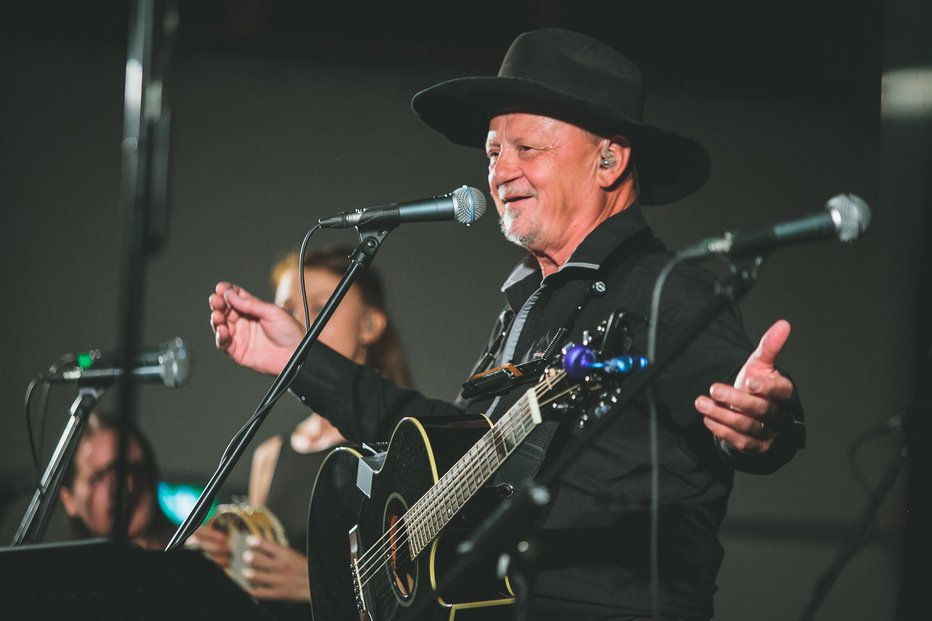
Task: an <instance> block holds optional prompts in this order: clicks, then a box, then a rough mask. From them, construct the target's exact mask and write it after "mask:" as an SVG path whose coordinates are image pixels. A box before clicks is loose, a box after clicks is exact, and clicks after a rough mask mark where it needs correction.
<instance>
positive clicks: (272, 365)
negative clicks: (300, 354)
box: [209, 282, 304, 375]
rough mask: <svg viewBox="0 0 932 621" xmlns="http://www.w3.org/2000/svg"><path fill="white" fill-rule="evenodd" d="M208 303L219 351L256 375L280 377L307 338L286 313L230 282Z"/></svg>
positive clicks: (217, 290) (214, 294)
mask: <svg viewBox="0 0 932 621" xmlns="http://www.w3.org/2000/svg"><path fill="white" fill-rule="evenodd" d="M209 303H210V328H211V330H213V332H214V342H215V343H216V345H217V349H219V350H220V351H222V352H225V353H226V354H227V355H228V356H229V357H230V358H232V359H233V360H234V362H236V363H237V364H239V365H241V366H244V367H246V368H248V369H252V370H253V371H258V372H259V373H265V374H267V375H278V374H279V373H281V372H282V369H284V368H285V364H287V363H288V361H289V360H290V359H291V356H292V354H294V351H295V349H296V348H297V347H298V345H299V344H300V343H301V339H302V338H304V327H303V326H302V325H301V324H299V323H298V322H297V320H295V318H294V317H292V316H291V315H289V314H288V313H287V312H286V311H285V310H283V309H281V308H279V307H278V306H275V305H274V304H271V303H269V302H266V301H264V300H260V299H259V298H257V297H255V296H253V295H252V294H250V293H249V292H248V291H246V290H245V289H243V288H241V287H237V286H235V285H232V284H230V283H228V282H221V283H218V284H217V287H216V290H215V291H214V293H212V294H211V295H210V298H209Z"/></svg>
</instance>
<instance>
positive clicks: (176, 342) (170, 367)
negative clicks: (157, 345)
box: [159, 337, 191, 388]
mask: <svg viewBox="0 0 932 621" xmlns="http://www.w3.org/2000/svg"><path fill="white" fill-rule="evenodd" d="M162 350H163V351H162V353H161V354H160V355H159V364H160V366H161V375H162V383H163V384H165V385H166V386H168V387H169V388H177V387H179V386H181V385H182V384H184V383H185V382H187V381H188V377H189V376H190V375H191V355H190V354H189V353H188V348H187V346H186V345H185V344H184V341H183V340H181V338H180V337H175V338H174V339H172V340H171V341H168V342H167V343H163V344H162Z"/></svg>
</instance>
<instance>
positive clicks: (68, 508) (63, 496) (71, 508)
mask: <svg viewBox="0 0 932 621" xmlns="http://www.w3.org/2000/svg"><path fill="white" fill-rule="evenodd" d="M58 498H59V499H60V500H61V505H62V506H63V507H64V508H65V512H66V513H67V514H68V517H75V516H76V515H77V513H78V507H77V505H76V504H75V502H74V497H73V496H72V495H71V492H70V491H69V490H68V488H67V487H60V488H58Z"/></svg>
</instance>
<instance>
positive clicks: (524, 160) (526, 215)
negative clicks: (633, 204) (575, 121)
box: [486, 113, 604, 256]
mask: <svg viewBox="0 0 932 621" xmlns="http://www.w3.org/2000/svg"><path fill="white" fill-rule="evenodd" d="M486 155H487V156H488V158H489V189H490V191H491V193H492V200H494V201H495V207H496V208H497V209H498V215H499V217H500V218H501V226H502V232H503V233H504V234H505V237H506V238H507V239H508V240H509V241H511V242H513V243H516V244H518V245H521V246H524V247H525V248H527V249H528V250H530V251H531V252H533V253H535V254H539V255H549V256H556V255H558V254H560V253H561V251H566V249H570V251H571V250H572V249H573V248H575V247H576V245H578V244H579V242H580V241H582V239H583V238H584V237H585V235H586V234H588V233H589V231H591V230H592V228H593V227H594V226H595V224H597V223H598V221H599V218H600V215H601V210H602V207H603V205H604V203H603V202H602V201H601V197H600V194H601V192H600V191H599V186H598V184H597V183H596V182H595V174H596V171H597V167H598V162H599V161H600V160H599V139H598V138H596V137H594V136H593V135H592V134H590V133H588V132H586V131H584V130H582V129H580V128H578V127H576V126H574V125H570V124H569V123H565V122H563V121H558V120H556V119H552V118H549V117H545V116H539V115H535V114H524V113H516V114H503V115H500V116H496V117H495V118H493V119H492V120H491V121H490V122H489V134H488V138H487V139H486Z"/></svg>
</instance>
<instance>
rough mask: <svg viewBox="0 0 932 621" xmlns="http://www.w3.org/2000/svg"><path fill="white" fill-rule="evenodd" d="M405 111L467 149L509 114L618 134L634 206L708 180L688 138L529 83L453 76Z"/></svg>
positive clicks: (700, 152) (676, 195)
mask: <svg viewBox="0 0 932 621" xmlns="http://www.w3.org/2000/svg"><path fill="white" fill-rule="evenodd" d="M411 107H412V109H413V110H414V112H415V113H416V114H417V115H418V117H420V119H421V120H422V121H424V123H426V124H427V125H429V126H430V127H431V128H433V129H435V130H436V131H438V132H439V133H441V134H443V135H444V136H446V137H447V138H448V139H449V140H450V141H451V142H453V143H455V144H460V145H465V146H472V147H482V146H483V145H484V144H485V139H486V135H487V134H488V129H489V120H490V119H491V118H493V117H495V116H497V115H499V114H504V113H509V112H526V113H530V114H541V115H544V116H550V117H553V118H557V119H560V120H562V121H566V122H568V123H572V124H574V125H577V126H579V127H582V128H583V129H587V130H589V131H592V132H593V133H596V134H599V135H603V136H607V135H612V134H621V135H623V136H625V137H626V138H627V139H628V140H629V141H630V142H631V147H632V153H633V159H634V162H635V166H636V168H637V174H638V183H639V188H640V202H641V203H642V204H646V205H658V204H664V203H672V202H674V201H676V200H679V199H681V198H684V197H686V196H688V195H690V194H692V193H693V192H695V191H697V190H698V189H699V188H701V187H702V186H703V185H704V184H705V182H706V181H707V180H708V178H709V172H710V162H709V155H708V153H707V152H706V150H705V149H704V148H703V147H702V145H700V144H699V143H698V142H696V141H694V140H692V139H691V138H687V137H685V136H681V135H679V134H676V133H674V132H671V131H668V130H665V129H662V128H660V127H657V126H654V125H649V124H647V123H640V122H637V121H635V120H632V119H631V118H629V117H627V116H626V115H624V114H622V113H621V112H620V111H618V110H616V109H614V108H610V107H607V106H604V105H601V104H596V103H592V102H590V101H587V100H583V99H580V98H578V97H575V96H573V95H570V94H568V93H565V92H563V91H560V90H556V89H553V88H551V87H548V86H544V85H542V84H540V83H539V82H535V81H533V80H526V79H522V78H514V77H470V78H458V79H455V80H449V81H446V82H441V83H440V84H437V85H435V86H432V87H430V88H427V89H425V90H423V91H421V92H420V93H418V94H416V95H415V96H414V98H413V99H412V100H411Z"/></svg>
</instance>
